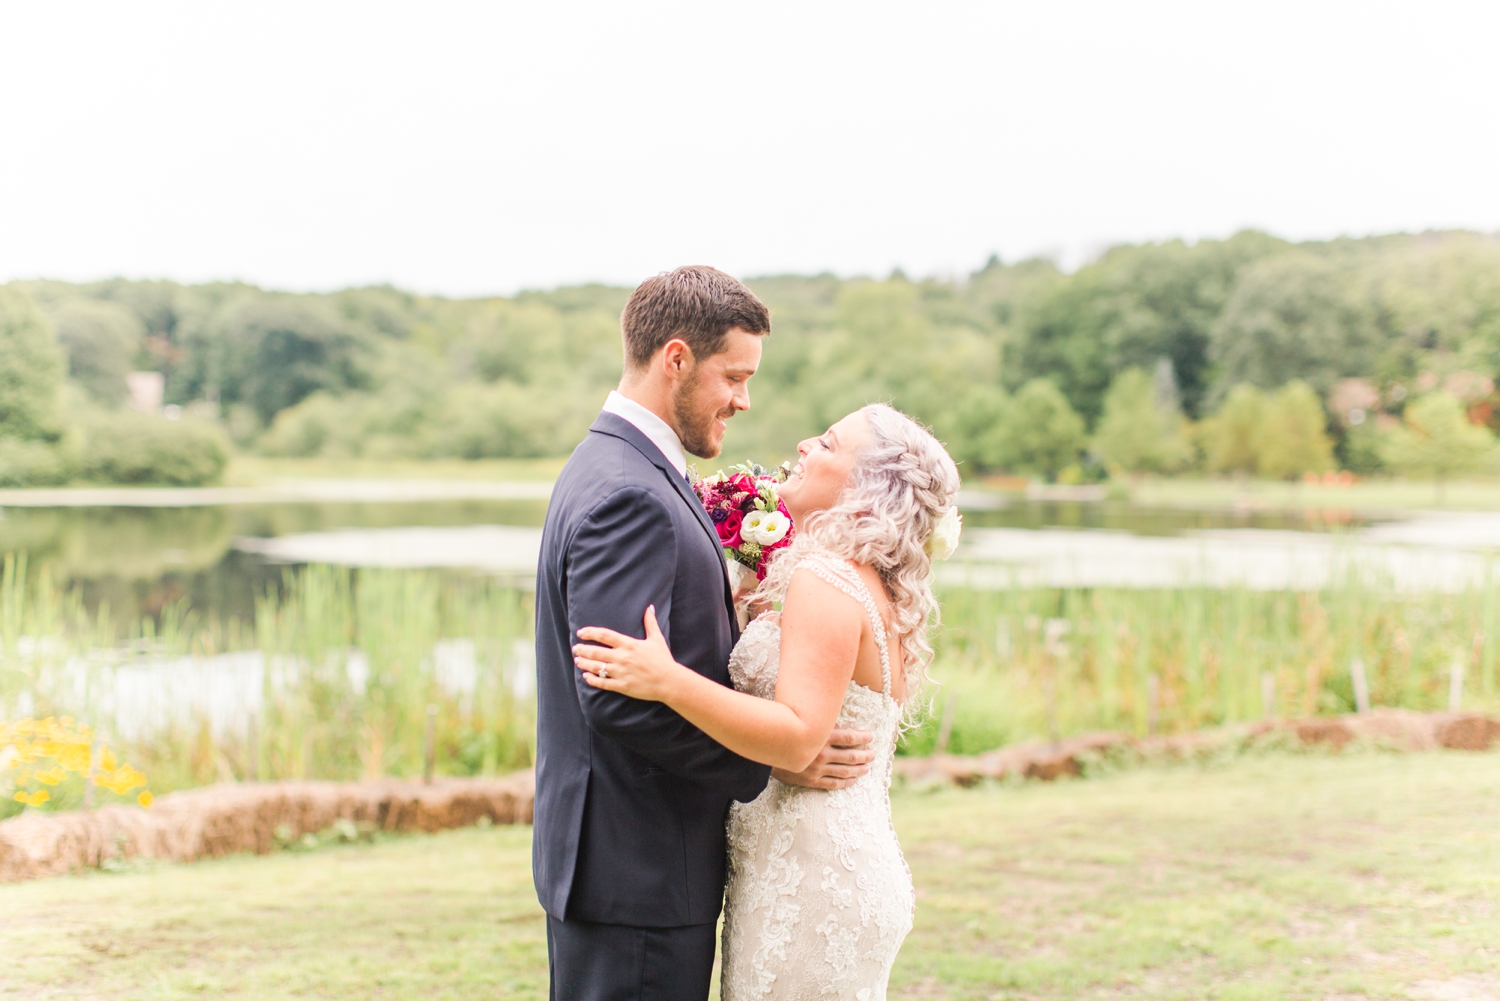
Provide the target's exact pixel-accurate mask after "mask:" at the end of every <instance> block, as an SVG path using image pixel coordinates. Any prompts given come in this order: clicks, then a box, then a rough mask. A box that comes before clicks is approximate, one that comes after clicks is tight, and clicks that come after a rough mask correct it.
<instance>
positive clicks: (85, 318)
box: [52, 299, 146, 406]
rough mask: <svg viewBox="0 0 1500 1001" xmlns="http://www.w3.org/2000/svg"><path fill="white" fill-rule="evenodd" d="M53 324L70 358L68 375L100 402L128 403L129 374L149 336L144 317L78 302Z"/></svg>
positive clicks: (60, 313)
mask: <svg viewBox="0 0 1500 1001" xmlns="http://www.w3.org/2000/svg"><path fill="white" fill-rule="evenodd" d="M52 322H53V324H54V325H55V326H56V328H57V339H58V342H59V343H61V344H62V346H63V349H64V350H65V351H66V352H67V355H68V374H69V375H70V376H72V377H73V379H74V380H76V381H77V382H78V383H79V384H80V385H82V386H83V388H84V389H86V390H88V392H89V393H90V395H92V396H93V397H95V398H96V399H98V400H100V401H102V402H104V403H107V404H109V405H111V406H118V405H119V404H121V403H124V402H125V397H126V394H127V389H126V385H125V375H126V373H128V372H130V371H131V369H133V368H134V367H135V356H136V352H138V351H139V350H140V348H141V342H142V340H144V338H145V336H146V328H145V325H144V324H143V323H142V322H141V320H140V317H138V316H137V315H136V314H135V313H134V312H132V311H131V310H129V309H127V308H126V307H124V306H121V305H119V304H117V303H112V302H100V301H98V300H95V299H75V300H72V301H69V302H65V303H63V304H62V306H60V307H59V308H58V309H57V310H56V311H55V312H54V313H53V318H52Z"/></svg>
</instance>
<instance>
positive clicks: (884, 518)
mask: <svg viewBox="0 0 1500 1001" xmlns="http://www.w3.org/2000/svg"><path fill="white" fill-rule="evenodd" d="M860 413H862V414H864V415H865V420H867V421H868V422H869V425H870V437H871V443H870V445H869V446H868V447H867V448H866V449H865V450H864V451H863V452H861V453H860V455H859V457H858V458H857V459H856V460H855V464H854V468H853V470H852V471H851V472H850V474H849V483H848V485H847V486H846V487H845V488H844V490H843V491H842V492H841V493H840V494H839V498H838V501H837V503H835V504H834V505H833V506H832V507H830V508H828V509H827V510H825V511H819V512H817V513H815V514H813V515H812V516H810V517H809V518H807V519H806V523H805V524H802V525H798V526H797V535H796V538H795V539H794V540H793V542H792V544H791V545H790V546H788V547H787V548H786V549H784V550H783V551H782V553H781V555H780V556H779V557H777V558H776V559H775V560H773V561H772V562H771V566H770V568H769V571H768V572H767V574H766V579H765V582H764V583H763V584H762V585H761V587H760V592H761V594H763V595H765V596H766V597H768V598H770V599H772V600H780V599H781V598H782V597H783V596H784V595H785V594H786V589H787V585H788V584H790V583H791V579H792V572H793V571H794V570H795V569H796V568H797V564H798V563H800V562H802V560H803V559H804V558H805V557H806V556H807V555H808V554H809V553H811V552H814V551H822V552H826V553H830V554H832V555H834V556H838V557H840V558H842V559H846V560H852V561H853V562H855V563H863V564H866V565H868V566H870V567H873V568H874V569H875V571H876V572H877V573H879V574H880V579H881V581H882V582H884V584H885V589H886V592H887V593H888V594H889V595H890V598H891V603H892V605H893V606H894V612H895V620H896V621H895V623H894V625H895V628H896V634H897V636H898V637H899V638H900V641H901V652H902V658H901V660H902V667H903V677H904V680H905V685H904V696H905V698H904V705H905V707H906V716H907V722H908V723H911V722H913V721H914V720H915V717H916V715H917V713H918V711H919V710H918V705H919V702H918V699H917V697H916V696H917V694H918V692H919V691H920V690H921V689H922V687H923V684H924V682H925V681H926V680H927V666H928V664H930V663H931V662H932V644H930V643H929V642H928V641H927V630H928V628H929V627H930V626H932V625H935V624H936V623H937V621H938V603H937V597H936V596H935V595H934V594H933V591H932V557H931V556H930V555H929V554H928V548H929V543H930V541H931V539H932V533H933V529H934V528H935V527H936V526H937V523H938V520H939V519H940V518H942V516H943V515H944V514H945V513H946V512H948V511H949V510H950V509H951V508H952V507H953V505H954V502H955V500H956V498H957V495H958V482H959V481H958V467H957V466H955V465H954V464H953V459H952V458H950V457H949V455H948V452H947V450H946V449H944V448H943V446H942V444H941V443H940V442H939V441H938V440H937V439H936V438H934V437H933V435H932V432H931V431H929V430H928V429H927V428H925V427H923V426H922V425H920V424H918V423H917V422H916V421H914V420H912V419H911V418H910V417H908V416H906V415H905V414H903V413H901V412H900V411H899V410H896V409H895V408H894V407H889V406H886V405H885V404H883V403H872V404H870V405H869V406H867V407H864V408H863V409H861V410H860Z"/></svg>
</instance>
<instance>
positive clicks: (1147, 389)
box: [1094, 368, 1191, 473]
mask: <svg viewBox="0 0 1500 1001" xmlns="http://www.w3.org/2000/svg"><path fill="white" fill-rule="evenodd" d="M1094 451H1095V452H1097V453H1098V455H1099V458H1100V459H1102V460H1103V461H1104V464H1105V465H1106V466H1107V467H1109V468H1110V469H1112V470H1119V471H1122V472H1127V473H1140V472H1171V471H1173V470H1175V469H1179V468H1181V467H1182V465H1183V464H1184V463H1185V462H1186V461H1187V460H1188V457H1189V455H1190V454H1191V453H1190V450H1189V447H1188V443H1187V439H1186V437H1185V435H1184V427H1183V419H1182V414H1181V412H1180V411H1178V410H1176V409H1174V408H1172V407H1170V406H1169V405H1167V404H1166V401H1164V400H1163V399H1162V398H1161V394H1160V393H1159V392H1158V388H1157V380H1154V379H1153V378H1152V377H1151V376H1150V375H1148V374H1147V373H1146V371H1145V370H1144V369H1140V368H1127V369H1126V370H1125V371H1123V372H1121V373H1120V374H1119V375H1117V376H1115V379H1114V381H1113V382H1112V383H1110V387H1109V392H1108V393H1107V394H1105V397H1104V415H1103V416H1102V417H1101V418H1100V419H1099V427H1098V430H1097V431H1096V432H1095V434H1094Z"/></svg>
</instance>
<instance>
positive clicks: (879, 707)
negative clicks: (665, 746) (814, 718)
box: [721, 553, 916, 1001]
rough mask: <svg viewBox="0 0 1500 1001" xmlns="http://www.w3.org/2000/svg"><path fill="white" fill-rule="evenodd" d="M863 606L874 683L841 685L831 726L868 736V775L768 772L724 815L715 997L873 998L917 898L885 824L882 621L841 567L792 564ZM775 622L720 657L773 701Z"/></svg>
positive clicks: (761, 621)
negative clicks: (822, 781)
mask: <svg viewBox="0 0 1500 1001" xmlns="http://www.w3.org/2000/svg"><path fill="white" fill-rule="evenodd" d="M797 569H798V570H803V569H806V570H809V571H811V572H812V573H815V574H817V575H818V576H819V577H821V578H822V579H824V580H826V581H828V582H829V583H830V584H832V585H834V586H835V587H837V588H838V589H839V590H841V591H843V592H844V593H845V594H847V595H849V596H850V597H852V598H854V599H855V600H856V601H858V602H859V603H860V604H862V605H863V606H864V607H865V611H866V612H867V613H868V614H869V616H870V624H871V626H873V627H874V630H875V640H876V643H877V644H878V645H879V647H880V679H881V686H882V690H881V691H878V692H877V691H874V690H872V689H869V688H866V687H865V686H863V685H860V684H858V683H856V682H853V681H851V682H850V683H849V688H848V691H846V692H845V693H844V704H843V707H842V708H841V709H840V711H839V716H838V723H837V724H836V725H837V726H838V727H842V728H852V729H859V730H865V731H867V732H869V733H872V734H874V735H875V741H874V751H875V761H874V763H873V764H872V765H871V767H870V771H869V773H868V774H867V775H865V776H864V777H863V778H861V779H859V780H858V781H857V782H855V783H854V784H853V785H851V786H849V787H848V788H847V789H838V790H835V791H832V792H827V791H823V790H818V789H805V788H801V787H798V786H789V785H783V784H782V783H780V782H778V781H776V780H775V779H772V780H771V782H770V784H769V785H768V786H767V787H766V790H765V791H764V792H762V793H761V794H760V796H759V797H758V798H757V799H756V800H755V801H754V802H751V803H736V804H734V806H733V808H732V810H731V812H730V815H729V884H728V889H727V891H726V899H725V907H724V948H723V963H724V966H723V975H722V987H721V993H722V996H723V998H724V1001H751V999H774V1001H801V999H804V998H817V999H825V998H827V999H833V998H840V999H842V998H847V999H849V1001H883V999H884V998H885V996H886V980H887V978H888V977H889V976H890V972H891V965H892V964H893V963H894V962H895V960H896V952H897V950H899V949H900V948H901V940H902V939H904V938H905V937H906V933H907V932H908V931H910V930H911V923H912V911H913V909H914V907H915V902H916V898H915V895H914V893H913V890H912V881H911V870H909V869H908V868H907V867H906V860H905V858H903V857H902V855H901V846H900V845H899V844H897V842H896V831H895V828H894V827H893V826H892V823H891V800H890V784H891V764H892V759H893V757H894V756H895V752H896V739H897V737H898V735H899V732H900V724H901V706H900V704H899V703H898V702H897V701H896V700H895V699H894V698H892V697H891V658H890V652H889V650H888V649H887V642H886V630H885V624H884V623H883V622H882V621H881V618H880V613H879V610H878V609H877V608H876V605H875V601H874V599H873V598H872V597H871V596H870V592H869V590H868V589H867V588H866V587H865V585H864V582H863V581H862V580H860V577H859V574H858V573H856V572H855V571H854V569H853V567H851V566H850V565H849V564H848V563H846V562H844V561H843V560H839V559H836V558H834V557H832V556H829V555H827V554H823V553H813V554H810V555H808V556H807V557H806V558H805V559H804V560H803V561H802V562H801V563H800V564H798V566H797ZM780 648H781V627H780V625H779V624H778V623H777V622H776V620H775V617H774V616H772V615H764V616H761V617H760V618H758V619H756V620H755V621H754V622H752V623H750V626H749V628H748V629H746V630H745V633H744V635H743V636H742V637H741V638H740V641H739V643H738V644H737V645H736V646H735V648H734V653H733V654H732V655H731V656H730V658H729V673H730V676H731V678H732V679H733V681H734V687H735V688H736V689H738V690H739V691H742V692H748V693H750V694H752V695H756V696H759V697H760V698H763V699H772V698H775V697H776V672H777V668H778V667H779V664H780Z"/></svg>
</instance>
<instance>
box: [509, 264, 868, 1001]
mask: <svg viewBox="0 0 1500 1001" xmlns="http://www.w3.org/2000/svg"><path fill="white" fill-rule="evenodd" d="M620 323H621V327H622V330H623V334H624V341H625V372H624V375H623V376H622V378H621V379H620V386H619V389H618V390H616V391H615V392H612V393H610V394H609V398H608V400H606V401H605V404H604V412H603V413H601V414H600V415H599V417H598V419H597V420H595V421H594V425H593V427H591V428H590V429H589V434H588V437H586V438H585V439H584V440H583V442H582V443H581V444H580V445H579V446H578V448H577V449H575V450H574V452H573V456H572V458H571V459H569V460H568V464H567V466H565V467H564V468H563V471H562V475H561V476H560V477H559V478H558V480H557V484H556V486H555V487H554V488H553V492H552V501H551V504H550V505H549V507H548V509H547V524H546V528H545V529H544V531H543V533H542V552H541V560H540V564H539V566H538V567H537V583H536V649H537V763H536V816H535V826H534V841H533V847H532V873H533V876H534V878H535V880H536V888H537V895H538V897H539V898H540V899H541V902H542V907H543V908H544V909H545V910H546V912H547V955H548V966H549V970H550V973H551V977H552V990H551V998H552V1001H656V999H661V1001H679V999H680V1001H704V999H705V998H706V997H707V996H708V985H709V975H710V972H711V970H712V968H713V961H714V945H715V924H716V922H717V920H718V917H719V910H720V907H721V905H722V903H723V897H724V878H725V846H724V822H725V818H726V816H727V813H728V809H729V803H730V801H731V800H739V801H741V802H748V801H750V800H752V799H754V798H755V797H756V796H757V795H759V794H760V791H761V790H762V789H763V788H764V787H765V784H766V779H767V776H768V775H769V774H770V772H771V770H770V769H769V768H768V767H766V766H764V765H759V764H756V763H755V762H753V761H748V760H746V759H744V758H741V757H739V756H738V755H736V754H734V753H732V752H730V751H728V750H726V749H725V748H724V747H722V746H720V745H719V744H718V743H716V742H715V741H713V740H712V739H710V738H709V737H708V736H706V735H705V734H704V733H703V732H702V731H700V730H698V729H697V728H696V727H694V726H693V725H692V724H690V723H688V722H687V721H686V720H684V719H683V718H682V717H681V716H679V715H677V713H676V712H674V711H672V710H671V709H668V708H667V707H666V706H664V705H662V704H661V703H657V702H641V701H638V700H636V699H631V698H629V697H627V696H624V695H619V694H617V693H613V692H605V691H601V690H599V689H597V688H592V687H590V686H589V685H587V684H585V683H584V682H583V680H582V678H581V674H580V672H579V671H578V669H577V668H575V667H574V666H573V655H572V653H571V650H570V648H571V646H572V645H573V643H575V642H576V639H577V637H576V633H577V630H578V629H579V628H581V627H582V626H607V627H609V628H611V629H615V630H617V631H619V632H622V633H627V634H629V635H631V636H635V637H637V638H643V637H644V635H645V634H644V630H643V627H642V618H643V617H644V615H645V611H646V606H648V605H655V606H656V615H657V618H658V620H659V621H660V623H661V627H662V632H663V633H664V634H665V635H666V639H667V642H668V644H669V645H670V646H671V648H672V653H673V656H674V657H675V658H676V659H677V661H678V662H679V663H681V664H685V665H687V666H688V667H691V668H692V669H693V670H695V671H697V672H699V673H700V674H703V675H704V676H706V677H709V678H712V679H713V680H715V681H717V682H718V683H720V684H722V685H727V684H729V669H728V665H729V652H730V650H731V649H732V648H733V647H734V644H735V641H736V640H737V639H738V638H739V629H738V628H737V624H736V620H735V615H734V596H733V595H732V594H731V593H730V585H729V579H728V575H727V574H726V572H725V565H724V554H723V550H722V549H721V548H720V545H719V538H718V535H717V534H716V533H715V531H714V528H713V524H712V523H711V522H710V521H709V520H708V517H707V515H706V514H705V513H704V511H703V507H702V505H701V504H700V503H699V502H698V499H697V497H696V496H695V495H694V493H693V490H692V487H691V486H690V485H689V483H688V480H687V476H686V469H687V459H686V456H685V455H684V452H691V453H692V454H694V455H698V456H702V457H703V458H705V459H709V458H713V457H714V456H716V455H718V454H719V448H720V444H721V443H722V441H723V438H724V428H725V424H724V422H725V421H726V420H728V419H729V418H730V417H733V416H734V415H735V413H736V412H738V411H740V410H748V409H749V408H750V394H749V389H748V384H749V382H750V377H751V376H752V375H754V374H755V370H756V368H757V367H758V366H759V364H760V354H761V338H763V337H765V336H766V335H768V334H769V333H770V332H771V317H770V312H769V311H768V310H767V309H766V307H765V305H764V304H763V303H761V301H760V300H759V299H757V298H756V297H755V295H754V294H753V293H752V292H751V291H750V290H749V289H748V288H746V287H745V286H744V285H742V284H740V283H739V282H738V281H736V280H735V279H733V278H731V277H730V276H729V275H726V274H724V273H723V272H722V271H717V270H715V269H714V268H708V267H685V268H678V269H677V270H676V271H672V272H670V273H667V274H661V275H657V276H656V277H654V278H649V279H647V280H646V281H644V282H642V283H641V285H640V287H639V288H637V289H636V290H635V292H634V293H633V294H632V295H631V296H630V301H629V302H627V303H626V305H625V312H624V313H623V314H622V315H621V318H620ZM868 742H869V736H868V735H867V734H862V733H858V732H857V731H838V730H835V731H834V733H833V735H832V737H831V738H830V740H829V745H828V747H826V748H825V749H824V751H823V753H822V754H821V755H820V756H819V758H818V760H817V761H815V762H813V764H812V765H811V766H809V768H808V769H807V770H806V771H805V772H801V773H798V774H795V775H794V774H784V773H782V772H780V771H778V772H777V773H776V777H777V778H778V779H779V780H781V781H783V782H788V783H792V784H796V785H806V786H813V787H816V788H823V789H832V788H838V787H840V786H842V785H846V784H848V783H849V782H850V781H852V780H853V779H854V778H855V777H857V776H859V775H861V774H863V773H864V772H865V771H867V770H868V762H869V761H870V759H871V758H872V757H873V755H872V753H871V752H870V751H869V750H868V749H867V747H866V745H867V744H868Z"/></svg>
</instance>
